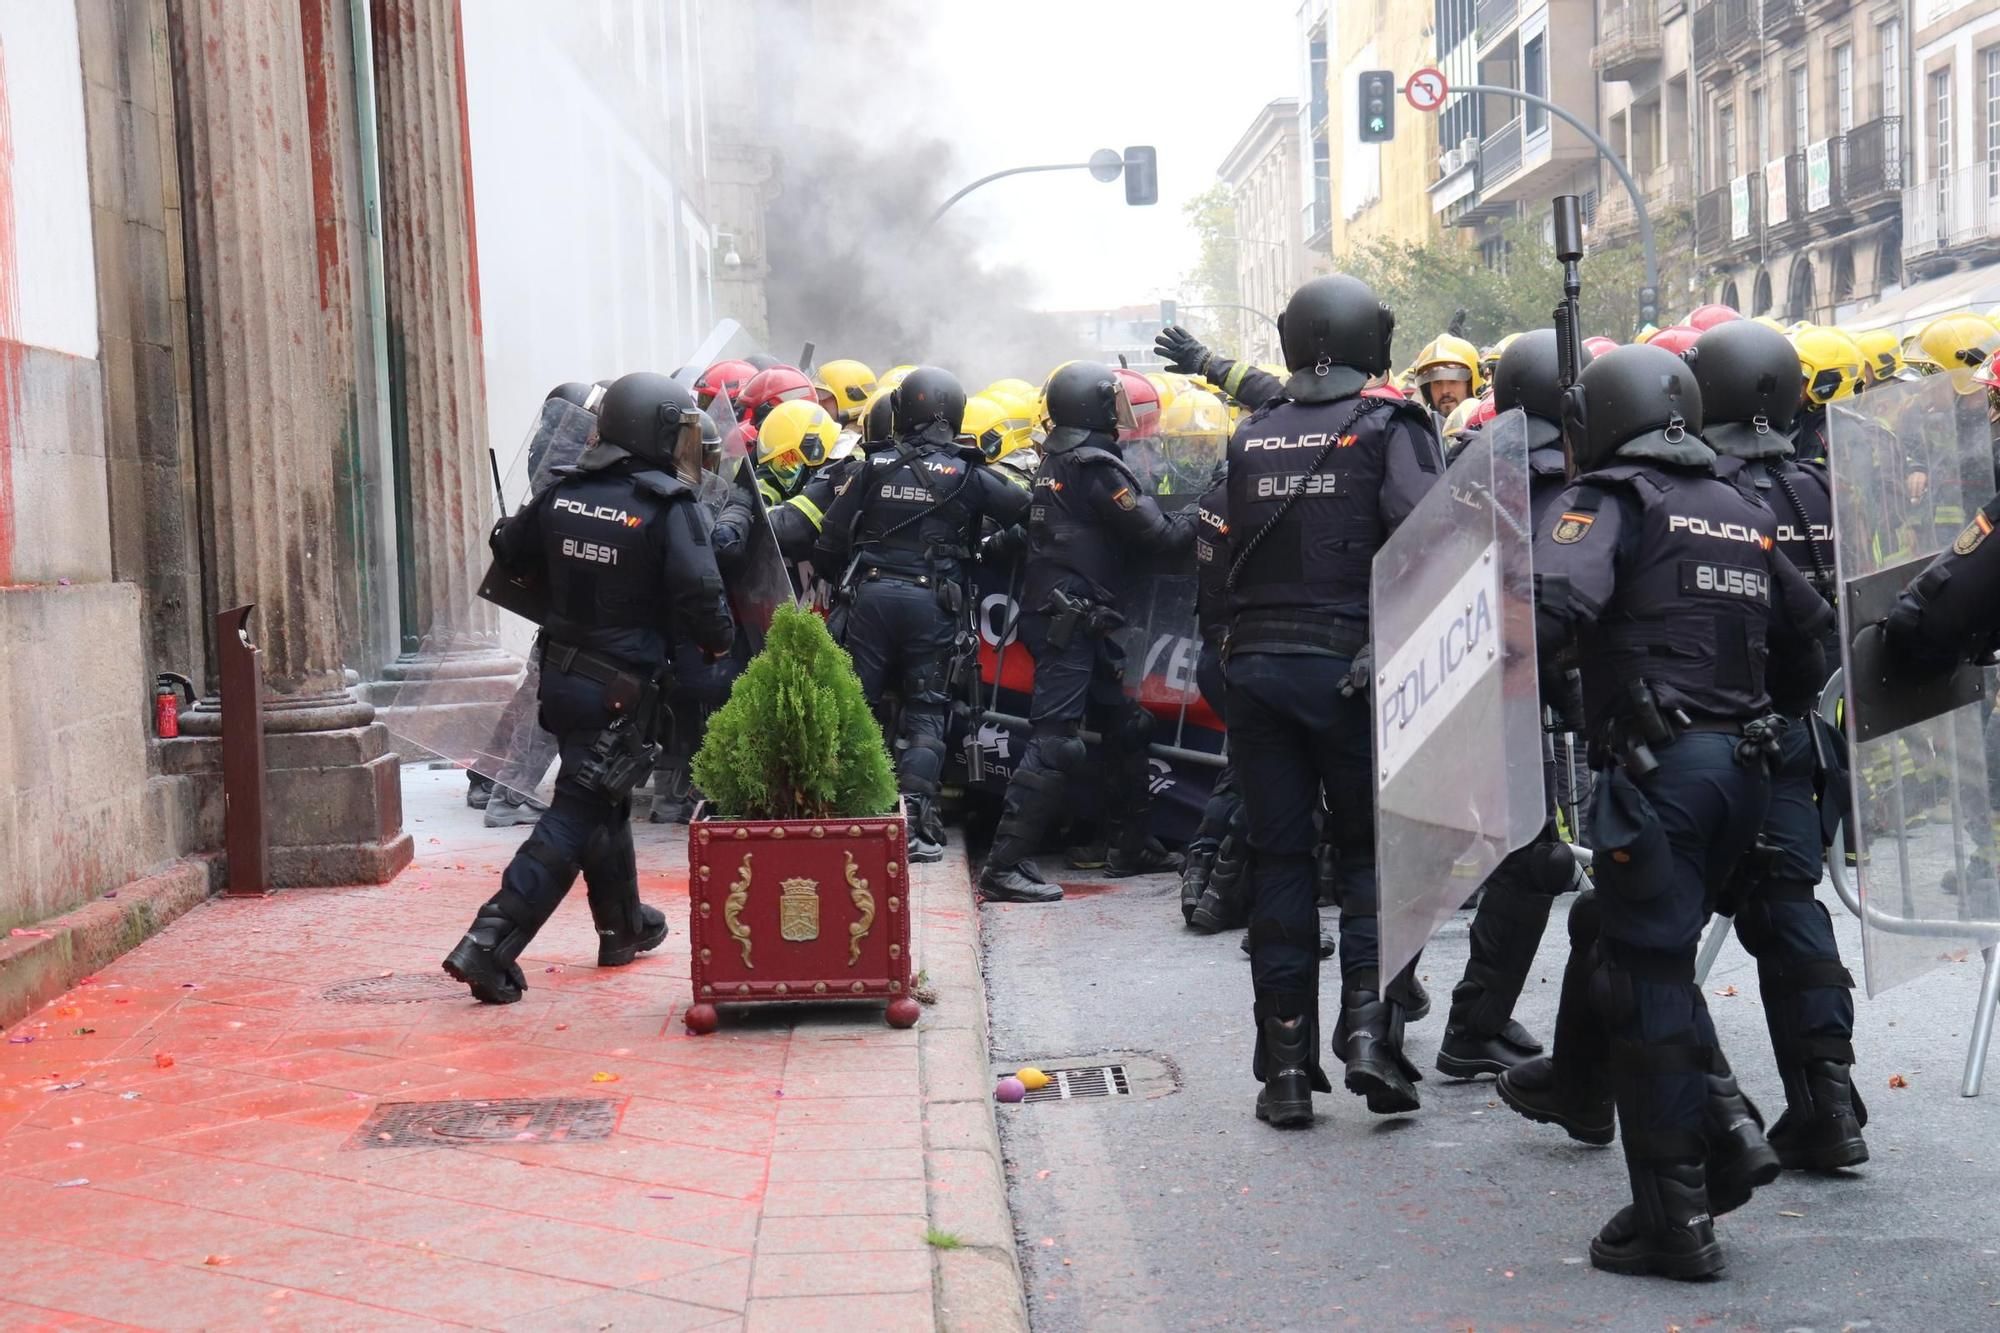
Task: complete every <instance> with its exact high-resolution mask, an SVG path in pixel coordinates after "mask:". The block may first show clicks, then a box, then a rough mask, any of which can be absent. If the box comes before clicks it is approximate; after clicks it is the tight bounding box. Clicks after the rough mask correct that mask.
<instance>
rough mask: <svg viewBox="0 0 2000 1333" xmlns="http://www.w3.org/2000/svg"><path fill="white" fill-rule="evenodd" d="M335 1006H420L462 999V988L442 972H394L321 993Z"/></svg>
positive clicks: (352, 982)
mask: <svg viewBox="0 0 2000 1333" xmlns="http://www.w3.org/2000/svg"><path fill="white" fill-rule="evenodd" d="M320 998H321V999H323V1000H331V1001H333V1002H334V1003H335V1004H422V1003H424V1002H425V1001H427V1000H454V999H456V1000H462V999H464V998H465V987H464V986H462V985H461V984H459V983H458V982H456V981H453V980H452V979H451V978H450V977H448V976H446V975H445V974H444V973H442V972H396V973H392V974H391V975H389V976H386V977H361V978H359V979H357V980H354V981H336V982H335V983H334V984H333V985H331V986H328V987H327V988H326V989H325V990H323V991H321V992H320Z"/></svg>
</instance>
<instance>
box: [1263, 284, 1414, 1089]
mask: <svg viewBox="0 0 2000 1333" xmlns="http://www.w3.org/2000/svg"><path fill="white" fill-rule="evenodd" d="M1281 328H1282V335H1281V336H1282V341H1283V344H1284V353H1285V364H1286V366H1287V367H1289V368H1290V369H1291V371H1292V376H1291V378H1290V380H1288V381H1287V382H1286V384H1285V387H1284V394H1283V396H1281V397H1280V398H1279V399H1278V400H1277V401H1276V402H1274V403H1271V404H1268V405H1266V406H1265V407H1263V408H1261V409H1259V410H1258V411H1257V412H1256V413H1254V414H1252V415H1251V416H1250V417H1248V418H1247V419H1245V420H1244V421H1243V423H1242V424H1241V425H1239V426H1238V427H1237V429H1236V434H1235V437H1234V438H1233V439H1231V441H1230V443H1229V525H1230V535H1231V538H1232V547H1233V553H1232V556H1231V560H1230V572H1229V578H1228V596H1229V617H1230V627H1229V645H1228V652H1227V656H1226V659H1225V663H1224V675H1225V677H1226V678H1227V681H1228V698H1227V706H1228V712H1229V742H1230V751H1231V754H1232V756H1233V757H1234V759H1235V762H1236V765H1237V771H1238V772H1239V773H1240V774H1241V775H1242V782H1243V801H1244V806H1245V812H1246V814H1247V816H1248V822H1249V830H1250V846H1251V850H1252V852H1253V871H1252V882H1253V885H1254V889H1253V892H1252V895H1251V908H1250V935H1249V939H1250V946H1251V954H1250V966H1251V975H1252V979H1253V984H1254V986H1255V1002H1254V1004H1253V1006H1252V1013H1253V1014H1254V1016H1255V1019H1256V1025H1257V1045H1256V1053H1255V1056H1254V1058H1253V1061H1252V1072H1253V1073H1254V1074H1255V1075H1256V1076H1257V1078H1258V1079H1259V1080H1260V1081H1261V1082H1262V1083H1263V1088H1262V1090H1261V1091H1260V1092H1259V1093H1258V1096H1257V1115H1258V1117H1259V1118H1260V1119H1263V1120H1268V1121H1269V1122H1271V1123H1272V1124H1274V1125H1301V1124H1306V1123H1309V1122H1310V1121H1311V1119H1312V1114H1313V1112H1312V1094H1313V1092H1314V1091H1320V1092H1330V1091H1332V1086H1331V1084H1329V1083H1328V1082H1327V1079H1326V1075H1325V1074H1324V1073H1323V1072H1322V1071H1321V1069H1320V1063H1319V1052H1318V1049H1317V1047H1318V1008H1319V948H1318V945H1319V916H1318V912H1317V902H1316V900H1317V893H1316V884H1315V881H1316V876H1315V873H1314V871H1315V867H1314V857H1313V848H1314V843H1315V840H1316V839H1315V831H1314V828H1313V813H1314V810H1315V808H1316V807H1317V806H1318V804H1319V802H1320V799H1321V796H1322V793H1323V794H1324V799H1325V802H1326V808H1327V813H1326V817H1325V828H1324V833H1325V836H1326V838H1327V841H1328V842H1329V843H1330V844H1331V845H1332V848H1333V854H1334V857H1335V858H1336V863H1337V867H1338V879H1339V900H1340V968H1341V1015H1340V1021H1339V1024H1338V1025H1337V1027H1336V1028H1335V1032H1334V1042H1333V1045H1334V1050H1335V1052H1336V1053H1337V1054H1338V1055H1339V1056H1340V1057H1341V1058H1342V1060H1343V1061H1344V1062H1345V1063H1346V1066H1347V1070H1346V1084H1347V1088H1348V1090H1349V1091H1350V1092H1353V1093H1356V1094H1357V1095H1360V1096H1363V1097H1365V1098H1367V1100H1368V1107H1369V1109H1370V1110H1372V1111H1375V1112H1377V1113H1378V1114H1384V1115H1387V1114H1394V1113H1396V1112H1401V1111H1412V1110H1415V1109H1416V1108H1417V1105H1418V1103H1417V1094H1416V1089H1415V1088H1414V1087H1413V1086H1412V1084H1413V1082H1414V1080H1416V1079H1418V1078H1420V1077H1421V1075H1420V1074H1419V1073H1418V1071H1417V1070H1416V1068H1415V1066H1413V1065H1411V1064H1410V1062H1409V1060H1408V1059H1407V1058H1406V1057H1405V1056H1404V1054H1403V1050H1402V1029H1403V1021H1404V1016H1405V1015H1404V1011H1403V1008H1402V1005H1401V1003H1399V1002H1398V1000H1397V999H1396V998H1395V997H1394V996H1393V995H1391V994H1388V993H1386V992H1385V987H1384V981H1385V978H1383V977H1381V976H1380V972H1379V957H1380V955H1379V947H1378V946H1379V939H1378V935H1377V929H1376V910H1377V903H1378V885H1377V882H1376V876H1375V811H1374V799H1373V796H1374V791H1375V782H1374V776H1375V775H1374V769H1373V762H1372V756H1371V745H1372V741H1373V719H1372V716H1371V711H1370V707H1369V703H1368V697H1367V695H1368V689H1367V687H1368V675H1369V670H1370V669H1369V667H1368V666H1367V664H1366V659H1365V655H1364V654H1363V649H1364V648H1365V647H1366V646H1367V643H1368V597H1369V576H1370V569H1371V566H1372V564H1373V561H1374V558H1375V553H1376V552H1377V551H1378V550H1380V549H1381V547H1382V545H1383V543H1384V542H1385V541H1387V540H1388V538H1389V535H1390V534H1391V533H1392V532H1393V531H1394V530H1395V529H1396V528H1397V527H1398V526H1399V525H1400V524H1401V523H1402V522H1403V520H1404V519H1405V518H1407V517H1408V516H1409V514H1410V511H1411V510H1412V509H1414V508H1415V507H1416V504H1417V501H1418V500H1420V499H1421V498H1422V497H1423V495H1424V493H1425V492H1426V491H1428V490H1429V489H1430V487H1431V486H1432V485H1433V484H1434V483H1435V482H1436V481H1437V479H1438V478H1439V477H1440V476H1441V475H1442V474H1443V472H1444V455H1443V450H1442V447H1441V445H1440V443H1439V441H1438V437H1437V431H1436V429H1435V427H1434V426H1433V425H1432V423H1431V418H1430V415H1429V413H1427V412H1425V411H1424V410H1423V409H1421V408H1419V407H1415V406H1412V405H1411V404H1408V403H1403V402H1397V401H1393V400H1389V399H1382V398H1372V397H1367V396H1364V395H1363V394H1362V392H1361V390H1362V389H1363V388H1364V387H1365V386H1366V384H1367V382H1368V380H1369V378H1370V377H1371V376H1374V375H1378V374H1380V373H1382V372H1383V371H1384V370H1385V369H1386V368H1387V367H1388V365H1389V345H1390V340H1391V337H1392V335H1393V334H1394V331H1395V319H1394V316H1392V315H1391V314H1390V312H1389V311H1388V310H1387V309H1386V308H1385V307H1383V306H1382V305H1381V303H1380V302H1378V301H1377V300H1376V298H1375V293H1374V292H1373V291H1372V290H1370V289H1369V287H1368V286H1367V284H1365V283H1363V282H1361V281H1359V280H1358V279H1355V278H1353V277H1349V276H1346V275H1334V276H1331V277H1324V278H1315V279H1313V280H1312V281H1311V282H1308V283H1307V284H1305V285H1304V286H1303V287H1301V288H1299V290H1298V291H1297V292H1296V293H1294V294H1293V296H1292V299H1291V301H1290V303H1289V304H1288V305H1287V306H1286V308H1285V314H1284V319H1283V321H1282V324H1281ZM1357 657H1361V658H1362V659H1363V660H1362V662H1361V663H1360V664H1359V665H1358V667H1357V663H1356V658H1357Z"/></svg>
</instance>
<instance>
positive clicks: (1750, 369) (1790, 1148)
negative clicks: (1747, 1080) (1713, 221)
mask: <svg viewBox="0 0 2000 1333" xmlns="http://www.w3.org/2000/svg"><path fill="white" fill-rule="evenodd" d="M1687 356H1688V361H1689V363H1690V364H1691V365H1692V366H1693V368H1694V375H1695V381H1696V382H1697V383H1698V384H1700V386H1701V401H1702V408H1703V415H1704V416H1705V418H1706V421H1707V424H1706V425H1705V426H1704V428H1703V430H1702V438H1703V439H1704V440H1706V441H1707V442H1708V444H1709V447H1711V448H1712V449H1714V450H1715V451H1716V453H1717V454H1719V455H1722V459H1721V461H1720V463H1719V464H1718V466H1717V472H1718V473H1720V474H1721V475H1724V476H1729V477H1733V478H1734V479H1735V480H1736V482H1737V483H1738V484H1739V485H1741V486H1744V487H1747V488H1749V489H1750V490H1751V491H1752V492H1753V493H1754V494H1755V495H1756V496H1757V497H1758V498H1759V499H1760V500H1762V501H1763V502H1764V504H1765V505H1766V506H1767V507H1768V508H1769V509H1770V510H1771V511H1772V512H1773V513H1774V514H1775V515H1776V516H1777V520H1778V521H1777V531H1776V534H1775V537H1776V541H1777V546H1778V549H1779V550H1780V551H1782V552H1783V553H1784V554H1785V556H1786V558H1787V559H1789V560H1790V561H1791V563H1792V564H1793V565H1794V566H1795V567H1796V568H1797V569H1798V570H1799V572H1800V573H1802V574H1804V575H1805V576H1806V577H1807V578H1808V579H1809V580H1810V581H1811V582H1812V584H1813V586H1814V587H1815V588H1816V589H1818V590H1819V592H1820V593H1821V594H1822V595H1823V596H1825V597H1827V598H1829V599H1830V598H1832V596H1833V595H1834V587H1835V581H1836V580H1835V573H1834V555H1833V497H1832V493H1831V489H1830V486H1829V483H1828V479H1827V475H1826V472H1825V471H1824V470H1823V469H1822V468H1821V467H1818V466H1815V465H1813V464H1810V463H1804V464H1802V463H1800V462H1799V461H1798V460H1797V458H1796V457H1795V456H1794V455H1795V453H1796V447H1795V444H1794V441H1793V436H1792V425H1793V416H1794V414H1795V412H1796V411H1797V404H1798V401H1799V400H1798V396H1797V395H1796V394H1793V393H1792V392H1791V386H1792V384H1793V383H1794V382H1795V381H1796V380H1798V379H1799V378H1800V377H1801V373H1802V372H1801V369H1800V363H1799V354H1798V352H1797V351H1796V350H1795V349H1794V348H1793V346H1792V344H1791V342H1790V341H1789V340H1787V339H1786V338H1785V336H1784V335H1783V334H1781V333H1779V332H1778V331H1777V330H1775V329H1771V328H1766V327H1765V326H1764V325H1762V324H1756V323H1753V322H1751V321H1750V320H1735V321H1732V322H1730V323H1727V324H1721V325H1718V326H1717V327H1715V328H1713V329H1711V330H1709V331H1708V332H1707V333H1704V334H1702V336H1701V339H1700V341H1698V342H1697V343H1696V344H1695V345H1694V347H1693V348H1692V349H1690V350H1689V352H1688V354H1687ZM1835 651H1838V649H1837V647H1836V648H1835ZM1825 683H1826V682H1825V680H1824V679H1821V678H1815V677H1813V676H1801V675H1800V674H1799V673H1797V672H1785V673H1781V672H1774V673H1773V674H1772V679H1771V685H1770V688H1771V702H1772V706H1773V707H1774V708H1776V709H1777V710H1778V711H1779V712H1781V713H1783V714H1784V715H1785V717H1786V718H1788V719H1789V720H1790V725H1789V726H1788V727H1787V728H1786V729H1785V735H1784V740H1783V752H1782V754H1781V756H1780V758H1779V761H1778V764H1777V768H1776V771H1775V773H1774V774H1773V775H1772V782H1771V809H1770V813H1769V814H1768V815H1766V816H1765V819H1764V826H1763V828H1762V829H1761V830H1760V831H1759V833H1758V835H1757V842H1756V845H1755V846H1754V847H1752V848H1751V850H1750V851H1749V852H1747V853H1746V854H1745V855H1744V858H1743V861H1742V863H1741V865H1739V867H1738V869H1737V874H1736V880H1735V882H1734V883H1733V885H1732V886H1731V888H1730V890H1729V892H1728V894H1727V895H1726V898H1725V902H1724V903H1723V904H1722V910H1725V911H1728V912H1730V913H1731V914H1732V915H1733V916H1734V917H1735V921H1736V935H1737V938H1738V939H1740V940H1741V941H1742V942H1743V947H1744V948H1745V949H1747V950H1748V951H1749V952H1750V955H1751V956H1752V957H1753V958H1755V959H1756V960H1757V989H1758V994H1759V996H1760V998H1761V999H1762V1000H1763V1004H1764V1019H1765V1022H1766V1024H1767V1026H1768V1027H1769V1028H1770V1032H1771V1049H1772V1052H1773V1054H1774V1055H1775V1056H1776V1057H1777V1062H1778V1074H1779V1077H1780V1078H1781V1079H1782V1080H1783V1082H1784V1086H1785V1102H1786V1108H1785V1112H1784V1114H1783V1115H1781V1116H1780V1117H1779V1118H1778V1122H1777V1123H1776V1124H1774V1125H1772V1126H1771V1128H1770V1131H1769V1134H1768V1137H1769V1140H1770V1144H1771V1147H1772V1148H1773V1149H1775V1150H1776V1152H1777V1154H1778V1160H1779V1161H1780V1162H1781V1163H1782V1164H1783V1165H1785V1166H1786V1167H1789V1168H1791V1169H1794V1170H1799V1169H1806V1168H1810V1169H1813V1170H1818V1171H1833V1170H1838V1169H1841V1168H1845V1167H1850V1166H1858V1165H1859V1164H1861V1163H1862V1162H1865V1161H1867V1160H1868V1145H1867V1143H1866V1142H1864V1141H1863V1140H1862V1137H1861V1127H1862V1125H1863V1124H1864V1123H1865V1122H1866V1119H1867V1114H1868V1113H1867V1110H1866V1107H1865V1106H1864V1105H1863V1103H1862V1101H1861V1098H1860V1095H1859V1094H1858V1093H1857V1092H1856V1091H1855V1089H1854V1081H1853V1078H1852V1069H1853V1065H1854V997H1853V995H1852V993H1851V992H1852V991H1853V989H1854V978H1853V977H1852V976H1851V975H1850V974H1849V973H1848V971H1847V969H1846V968H1845V967H1844V966H1842V965H1841V961H1840V946H1839V944H1838V943H1837V942H1836V941H1835V939H1834V937H1833V921H1832V919H1831V917H1830V916H1829V915H1828V914H1827V910H1826V906H1825V904H1823V903H1821V902H1820V901H1819V900H1818V899H1817V898H1816V897H1815V896H1814V888H1815V886H1817V885H1818V883H1819V877H1820V867H1821V862H1822V859H1823V857H1824V853H1825V843H1824V841H1823V835H1822V829H1823V828H1825V827H1826V826H1827V825H1826V823H1825V821H1823V820H1822V819H1821V817H1820V810H1819V806H1818V804H1817V802H1816V800H1815V797H1814V789H1815V787H1816V786H1817V785H1818V774H1817V771H1816V770H1817V767H1818V766H1817V764H1816V763H1815V760H1814V754H1815V750H1816V749H1819V748H1821V747H1816V746H1815V745H1814V744H1813V728H1814V727H1816V726H1819V725H1821V724H1820V723H1819V721H1818V718H1817V716H1816V712H1815V710H1816V708H1817V706H1818V703H1819V692H1820V688H1821V687H1822V686H1823V685H1825ZM1826 748H1828V749H1829V750H1831V749H1834V748H1837V747H1826ZM1830 780H1831V785H1833V786H1835V787H1844V784H1845V775H1844V774H1835V775H1831V778H1830Z"/></svg>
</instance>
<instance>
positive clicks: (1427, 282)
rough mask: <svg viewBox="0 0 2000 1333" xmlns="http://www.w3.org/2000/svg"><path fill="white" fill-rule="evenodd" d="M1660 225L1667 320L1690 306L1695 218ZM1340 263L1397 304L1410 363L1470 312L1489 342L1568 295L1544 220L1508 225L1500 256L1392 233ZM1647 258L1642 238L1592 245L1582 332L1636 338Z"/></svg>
mask: <svg viewBox="0 0 2000 1333" xmlns="http://www.w3.org/2000/svg"><path fill="white" fill-rule="evenodd" d="M1656 225H1657V234H1656V237H1655V244H1656V248H1657V250H1658V253H1659V259H1660V301H1659V304H1660V318H1659V321H1658V322H1659V323H1661V324H1663V325H1664V324H1669V323H1672V322H1673V321H1674V320H1676V319H1678V318H1679V317H1680V315H1681V314H1683V313H1684V310H1683V309H1682V304H1683V302H1682V299H1681V298H1679V297H1677V296H1676V295H1675V293H1684V292H1686V291H1687V290H1688V279H1689V276H1690V271H1691V265H1690V251H1691V247H1690V246H1689V245H1688V244H1687V240H1688V235H1687V233H1688V220H1687V218H1686V216H1685V215H1684V214H1681V215H1674V216H1670V217H1668V218H1666V219H1663V220H1662V221H1660V222H1659V223H1658V224H1656ZM1340 266H1341V268H1342V269H1344V270H1345V271H1346V272H1349V273H1352V274H1354V275H1355V276H1356V277H1358V278H1361V279H1362V280H1363V281H1365V282H1367V283H1368V284H1369V285H1370V286H1372V287H1374V289H1375V293H1376V295H1377V296H1379V297H1380V298H1381V300H1382V302H1383V304H1385V305H1387V306H1388V307H1389V308H1390V309H1391V310H1393V311H1395V312H1396V355H1397V359H1398V361H1399V362H1406V361H1408V360H1409V358H1411V357H1412V356H1414V355H1415V354H1416V353H1417V351H1418V349H1419V348H1421V347H1422V346H1423V345H1424V344H1425V343H1427V342H1429V341H1430V340H1431V339H1432V338H1434V337H1436V336H1437V335H1438V334H1440V333H1443V332H1444V331H1445V330H1446V329H1447V328H1448V327H1449V326H1450V324H1451V320H1452V316H1453V315H1454V314H1455V313H1456V312H1457V311H1458V310H1461V309H1463V310H1464V311H1465V313H1466V318H1465V336H1466V337H1467V338H1468V339H1470V340H1471V341H1472V342H1473V343H1475V344H1477V345H1480V346H1485V345H1487V344H1489V343H1492V342H1494V341H1496V340H1498V339H1499V338H1501V337H1504V336H1505V335H1507V334H1509V333H1518V332H1520V331H1521V330H1523V329H1536V328H1546V327H1548V325H1549V324H1550V322H1551V319H1552V312H1553V311H1554V309H1555V306H1556V302H1557V301H1558V300H1560V299H1561V297H1562V265H1560V264H1558V263H1557V262H1556V257H1555V252H1554V250H1553V249H1551V248H1550V246H1549V244H1548V242H1547V241H1546V240H1545V239H1544V236H1543V232H1542V227H1541V223H1540V221H1539V220H1538V219H1523V220H1521V221H1517V222H1515V223H1513V224H1511V225H1510V226H1508V227H1507V228H1506V229H1505V230H1504V231H1503V232H1502V242H1501V247H1500V251H1499V254H1498V256H1497V262H1494V263H1488V261H1487V256H1486V255H1485V254H1483V253H1482V252H1481V251H1480V249H1479V248H1478V247H1476V246H1472V245H1466V244H1462V243H1461V242H1460V241H1459V240H1458V239H1457V238H1456V237H1452V236H1446V237H1442V238H1439V239H1436V240H1432V241H1427V242H1425V243H1424V244H1422V245H1413V244H1409V243H1406V242H1396V241H1390V240H1376V241H1370V242H1367V243H1365V244H1363V245H1361V246H1358V247H1356V248H1355V249H1353V250H1351V251H1350V252H1349V253H1348V254H1347V255H1345V256H1343V257H1342V262H1341V264H1340ZM1644 280H1645V262H1644V258H1643V256H1642V254H1641V252H1640V249H1639V243H1638V241H1637V240H1636V239H1634V240H1631V241H1628V242H1623V243H1621V244H1619V245H1615V246H1605V247H1592V248H1591V250H1590V251H1589V252H1588V253H1587V254H1586V255H1585V256H1584V260H1583V332H1584V334H1585V336H1586V337H1587V336H1590V335H1592V334H1598V333H1603V334H1608V335H1609V336H1611V337H1613V338H1616V339H1618V340H1619V341H1620V342H1626V341H1629V340H1630V339H1631V337H1632V335H1633V333H1634V332H1635V331H1636V330H1637V328H1638V321H1639V290H1640V288H1641V287H1642V286H1643V285H1644Z"/></svg>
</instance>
